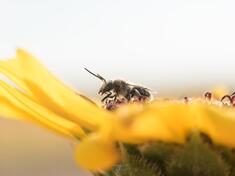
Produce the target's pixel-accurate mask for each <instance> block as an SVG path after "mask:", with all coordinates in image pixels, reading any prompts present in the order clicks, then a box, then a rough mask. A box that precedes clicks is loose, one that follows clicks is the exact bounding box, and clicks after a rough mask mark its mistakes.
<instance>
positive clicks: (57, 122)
mask: <svg viewBox="0 0 235 176" xmlns="http://www.w3.org/2000/svg"><path fill="white" fill-rule="evenodd" d="M0 96H1V99H0V105H2V107H4V110H3V111H1V112H0V113H1V115H5V116H9V117H13V116H15V117H16V118H23V119H25V118H27V119H29V120H30V121H33V122H36V123H38V124H40V125H43V126H44V127H46V128H48V129H50V130H53V131H55V132H57V133H60V134H63V135H65V136H69V137H75V136H83V135H84V132H83V130H82V129H81V128H80V127H79V126H78V125H76V124H74V123H72V122H69V121H67V120H65V119H63V118H61V117H59V116H58V115H56V114H54V113H53V112H51V111H48V110H47V109H45V108H44V107H42V106H40V105H39V104H37V103H35V102H34V101H32V100H31V99H30V98H29V97H27V96H25V95H24V94H23V93H22V92H20V91H18V90H17V89H15V88H13V87H11V86H9V85H8V84H6V83H4V82H3V81H0Z"/></svg>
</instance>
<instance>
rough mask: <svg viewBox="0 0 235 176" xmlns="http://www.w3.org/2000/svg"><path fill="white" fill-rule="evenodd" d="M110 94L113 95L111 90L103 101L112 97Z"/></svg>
mask: <svg viewBox="0 0 235 176" xmlns="http://www.w3.org/2000/svg"><path fill="white" fill-rule="evenodd" d="M110 95H112V93H111V92H109V93H108V94H107V95H106V96H105V97H104V98H103V99H102V100H101V102H104V100H106V99H107V98H110Z"/></svg>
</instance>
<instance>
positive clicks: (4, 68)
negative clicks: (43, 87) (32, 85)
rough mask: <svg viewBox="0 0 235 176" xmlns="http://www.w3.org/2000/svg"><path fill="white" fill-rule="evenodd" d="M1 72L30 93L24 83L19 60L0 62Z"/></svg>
mask: <svg viewBox="0 0 235 176" xmlns="http://www.w3.org/2000/svg"><path fill="white" fill-rule="evenodd" d="M0 72H1V73H2V74H4V75H5V76H7V77H8V78H9V79H10V80H12V81H13V82H14V83H16V84H17V85H18V86H19V87H20V88H22V89H24V90H25V91H27V92H28V93H30V91H29V89H28V87H27V86H26V85H25V83H24V79H23V78H22V75H21V68H20V65H19V62H18V59H8V60H7V61H0Z"/></svg>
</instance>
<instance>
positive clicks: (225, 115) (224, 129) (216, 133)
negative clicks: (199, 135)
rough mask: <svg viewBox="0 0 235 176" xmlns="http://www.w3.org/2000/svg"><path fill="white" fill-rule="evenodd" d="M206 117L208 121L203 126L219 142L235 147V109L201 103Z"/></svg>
mask: <svg viewBox="0 0 235 176" xmlns="http://www.w3.org/2000/svg"><path fill="white" fill-rule="evenodd" d="M201 108H202V111H203V112H204V117H205V118H206V119H207V121H208V123H210V126H208V125H207V124H208V123H204V124H201V128H202V129H203V130H204V132H205V133H206V134H208V136H209V137H211V139H212V140H213V141H214V142H215V143H218V144H222V145H225V146H229V147H233V148H234V147H235V140H234V136H235V110H234V108H228V107H217V106H213V105H211V106H209V105H201ZM211 127H213V130H211Z"/></svg>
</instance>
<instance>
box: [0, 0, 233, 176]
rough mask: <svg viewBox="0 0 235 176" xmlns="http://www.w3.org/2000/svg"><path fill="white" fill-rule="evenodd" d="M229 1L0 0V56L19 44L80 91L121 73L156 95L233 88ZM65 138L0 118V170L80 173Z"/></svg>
mask: <svg viewBox="0 0 235 176" xmlns="http://www.w3.org/2000/svg"><path fill="white" fill-rule="evenodd" d="M234 9H235V2H234V1H232V0H231V1H228V0H177V1H175V0H164V1H160V0H152V1H151V0H145V1H141V0H112V1H110V0H99V1H95V0H86V1H82V0H69V1H65V0H40V1H36V0H21V1H17V0H0V58H2V59H5V58H9V57H13V56H14V55H15V49H16V48H18V47H21V48H24V49H26V50H28V51H29V52H31V53H32V54H34V55H35V56H37V57H38V58H39V59H40V60H41V62H43V63H44V64H45V65H46V66H47V67H48V68H49V69H50V70H51V71H52V72H53V73H54V74H56V75H57V76H58V77H59V78H60V79H61V80H63V81H64V82H66V83H67V84H69V85H71V86H73V87H74V88H76V89H77V90H79V91H80V92H82V93H83V94H84V95H87V96H89V97H91V98H93V99H98V98H99V97H97V91H98V89H99V87H100V86H101V82H100V81H99V80H98V79H96V78H95V77H92V76H91V75H89V74H88V73H87V72H85V71H84V69H83V67H87V68H89V69H91V70H92V71H94V72H96V73H99V74H101V75H102V76H104V77H105V78H107V79H115V78H123V79H125V80H127V81H131V82H134V83H137V84H141V85H145V86H147V87H149V88H151V89H152V90H154V91H157V92H158V96H176V97H182V96H185V95H192V96H194V95H198V94H202V93H203V92H205V91H207V90H210V89H211V88H213V87H216V86H221V85H222V86H227V87H228V88H230V90H231V91H232V90H233V87H234V86H235V79H234V77H233V76H234V73H235V69H234V65H233V63H234V58H235V50H234V48H235V32H234V31H235V11H234ZM73 148H74V146H73V144H71V143H69V142H68V141H66V140H64V139H62V138H60V137H58V136H55V135H54V134H52V133H50V132H48V131H46V130H44V129H41V128H39V127H35V126H33V125H31V124H27V123H24V122H15V121H10V120H4V119H1V120H0V175H1V176H21V175H22V176H30V175H34V176H64V175H70V176H75V175H81V176H84V175H86V174H85V173H84V172H83V171H82V170H81V169H79V168H78V167H77V166H76V165H75V163H74V157H73Z"/></svg>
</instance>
